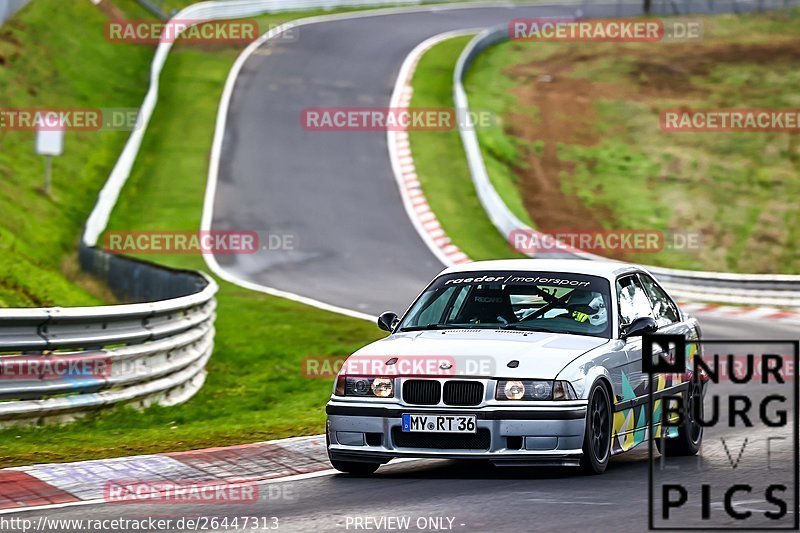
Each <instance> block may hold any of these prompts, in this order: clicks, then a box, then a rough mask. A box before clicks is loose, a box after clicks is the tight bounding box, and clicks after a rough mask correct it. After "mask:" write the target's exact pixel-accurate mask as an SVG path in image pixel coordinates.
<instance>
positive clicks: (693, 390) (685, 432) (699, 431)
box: [656, 381, 703, 456]
mask: <svg viewBox="0 0 800 533" xmlns="http://www.w3.org/2000/svg"><path fill="white" fill-rule="evenodd" d="M684 405H686V410H685V413H684V417H683V423H682V424H681V425H679V426H678V436H677V437H675V438H672V439H656V446H657V447H658V451H659V452H661V453H662V454H665V455H667V456H687V455H697V452H699V451H700V444H702V442H703V426H701V425H700V423H699V422H698V421H697V419H696V417H695V410H697V411H698V412H697V414H699V415H700V417H702V416H703V385H702V384H700V383H695V382H694V381H691V382H689V389H688V390H687V391H686V395H685V396H684ZM662 431H663V428H662Z"/></svg>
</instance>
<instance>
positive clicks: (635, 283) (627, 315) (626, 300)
mask: <svg viewBox="0 0 800 533" xmlns="http://www.w3.org/2000/svg"><path fill="white" fill-rule="evenodd" d="M617 300H618V302H619V323H620V327H621V328H625V327H627V326H629V325H630V324H631V322H633V321H634V320H636V319H637V318H642V317H651V318H653V309H652V308H651V307H650V300H649V299H648V298H647V293H646V292H645V290H644V287H642V284H641V282H639V278H637V277H636V276H635V275H631V276H625V277H624V278H620V279H618V280H617Z"/></svg>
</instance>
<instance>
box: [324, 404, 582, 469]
mask: <svg viewBox="0 0 800 533" xmlns="http://www.w3.org/2000/svg"><path fill="white" fill-rule="evenodd" d="M326 412H327V414H328V428H327V430H328V438H329V447H328V452H329V454H330V456H331V459H334V460H340V461H371V462H379V463H386V462H388V461H389V460H391V459H394V458H398V457H423V458H433V459H488V460H490V461H492V462H494V463H496V464H499V465H501V464H503V463H512V464H520V463H523V464H525V463H527V464H536V465H560V466H561V465H576V464H577V463H578V461H579V460H580V457H581V455H582V453H583V452H582V445H583V433H584V429H585V427H586V422H585V420H586V405H585V402H581V401H575V402H570V404H569V405H564V406H559V405H552V406H547V407H541V406H537V407H522V408H521V407H513V408H505V407H502V408H501V407H475V408H440V407H436V408H424V407H423V408H420V407H404V406H401V405H397V404H375V403H372V402H370V403H367V402H352V401H336V400H331V401H330V402H329V403H328V405H327V408H326ZM404 413H418V414H429V415H435V414H446V415H453V414H470V415H475V416H476V425H477V431H478V434H476V436H472V437H469V436H464V435H461V434H441V433H424V434H423V433H415V434H409V433H405V434H402V429H401V428H402V415H403V414H404ZM487 432H488V434H487ZM409 435H415V436H414V437H410V438H409V437H408V436H409ZM478 435H479V436H480V438H479V437H478ZM425 436H428V437H430V436H433V437H430V438H426V437H425ZM400 441H402V442H400Z"/></svg>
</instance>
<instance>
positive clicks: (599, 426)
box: [581, 383, 611, 474]
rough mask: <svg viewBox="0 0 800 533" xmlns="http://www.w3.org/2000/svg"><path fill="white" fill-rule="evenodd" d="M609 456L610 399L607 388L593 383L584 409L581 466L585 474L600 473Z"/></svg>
mask: <svg viewBox="0 0 800 533" xmlns="http://www.w3.org/2000/svg"><path fill="white" fill-rule="evenodd" d="M610 458H611V400H610V399H609V396H608V390H607V389H606V388H605V387H604V386H603V385H602V384H601V383H595V384H594V385H593V386H592V390H591V391H590V393H589V404H588V406H587V409H586V429H585V431H584V434H583V457H581V468H582V469H583V471H584V472H585V473H587V474H602V473H603V472H605V470H606V467H607V466H608V461H609V459H610Z"/></svg>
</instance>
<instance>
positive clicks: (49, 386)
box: [0, 0, 420, 426]
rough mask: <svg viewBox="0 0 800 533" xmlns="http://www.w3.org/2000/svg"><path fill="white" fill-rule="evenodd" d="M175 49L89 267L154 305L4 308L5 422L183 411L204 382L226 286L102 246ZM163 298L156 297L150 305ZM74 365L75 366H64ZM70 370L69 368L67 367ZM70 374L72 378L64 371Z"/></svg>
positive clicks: (259, 5)
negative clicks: (125, 407)
mask: <svg viewBox="0 0 800 533" xmlns="http://www.w3.org/2000/svg"><path fill="white" fill-rule="evenodd" d="M418 3H420V1H419V0H391V1H390V0H227V1H226V0H220V1H211V2H202V3H198V4H193V5H191V6H189V7H187V8H186V9H184V10H182V11H180V12H179V13H177V14H176V15H175V16H174V17H173V18H175V19H180V20H182V21H192V20H194V21H197V22H202V21H210V20H227V19H236V18H242V17H251V16H256V15H261V14H264V13H272V12H282V11H296V10H308V9H319V8H322V9H332V8H344V7H369V6H380V5H387V4H391V5H397V4H418ZM171 48H172V43H171V42H166V41H165V42H161V43H159V45H158V47H157V48H156V52H155V55H154V57H153V62H152V65H151V69H150V86H149V89H148V91H147V94H146V96H145V98H144V102H143V103H142V106H141V108H140V111H139V127H138V128H136V129H135V130H134V131H133V132H132V133H131V135H130V137H129V138H128V141H127V143H126V145H125V147H124V149H123V151H122V154H121V155H120V157H119V159H118V160H117V162H116V164H115V166H114V169H113V170H112V172H111V174H110V176H109V178H108V180H107V181H106V183H105V185H104V186H103V189H102V190H101V191H100V194H99V196H98V200H97V203H96V205H95V207H94V210H93V211H92V213H91V215H90V216H89V219H88V220H87V222H86V227H85V230H84V234H83V239H82V242H81V247H80V260H81V265H82V267H83V268H84V270H87V271H89V272H91V273H93V274H96V275H99V276H101V277H103V278H104V279H105V280H106V282H107V283H108V284H109V286H110V287H111V289H112V290H114V292H115V293H117V294H119V295H123V296H125V297H127V298H128V299H133V300H135V301H143V300H148V301H147V302H146V303H134V304H126V305H111V306H100V307H76V308H62V307H53V308H47V309H0V354H4V355H3V356H2V357H0V426H7V425H11V424H20V423H28V424H39V423H48V422H55V423H63V422H68V421H70V420H72V419H74V418H75V417H77V416H80V415H83V414H86V413H88V412H91V411H93V410H96V409H99V408H102V407H106V406H111V405H114V404H122V403H125V404H129V405H133V406H138V407H144V406H147V405H150V404H152V403H159V404H161V405H175V404H178V403H181V402H184V401H186V400H188V399H189V398H191V397H192V395H194V394H195V393H196V392H197V391H198V390H199V389H200V388H201V387H202V385H203V382H204V381H205V377H206V370H205V366H206V362H207V361H208V359H209V357H210V356H211V352H212V350H213V345H214V318H215V313H214V310H215V308H216V302H215V300H214V294H215V293H216V291H217V284H216V283H215V282H214V280H212V279H211V278H209V277H208V276H205V275H204V274H201V273H197V272H187V271H174V270H171V269H165V268H162V267H159V266H156V265H152V264H148V263H145V262H142V261H136V260H132V259H128V258H125V257H122V256H118V255H112V254H109V253H107V252H105V251H103V250H100V249H98V248H95V246H96V245H97V242H98V240H99V238H100V236H101V234H102V233H103V231H105V228H106V225H107V224H108V219H109V217H110V215H111V212H112V210H113V209H114V205H115V204H116V202H117V199H118V197H119V194H120V192H121V190H122V188H123V186H124V185H125V182H126V181H127V179H128V176H130V173H131V169H132V167H133V164H134V162H135V160H136V156H137V154H138V153H139V148H140V146H141V143H142V140H143V138H144V135H145V131H146V129H147V126H148V124H149V122H150V119H151V118H152V116H153V111H154V110H155V107H156V104H157V102H158V85H159V83H158V82H159V78H160V75H161V71H162V69H163V67H164V64H165V63H166V61H167V57H168V55H169V52H170V50H171ZM151 299H156V301H149V300H151ZM67 364H69V365H71V366H70V367H69V368H67V367H65V366H64V365H67ZM59 365H61V366H59ZM62 372H64V374H63V375H61V374H62Z"/></svg>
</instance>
